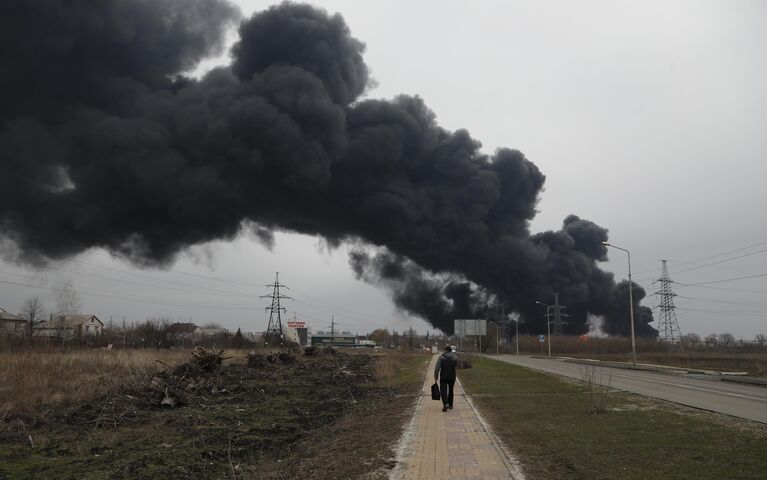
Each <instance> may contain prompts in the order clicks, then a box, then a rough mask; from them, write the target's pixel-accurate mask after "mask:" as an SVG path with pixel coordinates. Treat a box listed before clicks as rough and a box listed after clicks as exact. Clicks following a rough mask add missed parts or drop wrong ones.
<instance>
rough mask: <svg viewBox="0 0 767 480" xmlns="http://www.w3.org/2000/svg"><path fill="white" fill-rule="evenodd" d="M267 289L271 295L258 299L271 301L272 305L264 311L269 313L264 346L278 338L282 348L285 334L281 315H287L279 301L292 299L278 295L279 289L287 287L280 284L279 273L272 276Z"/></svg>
mask: <svg viewBox="0 0 767 480" xmlns="http://www.w3.org/2000/svg"><path fill="white" fill-rule="evenodd" d="M267 287H271V288H272V294H271V295H262V296H261V297H260V298H270V299H271V300H272V304H271V305H269V306H268V307H266V309H265V310H266V311H268V312H269V325H268V326H267V327H266V333H265V334H264V346H266V345H269V340H270V339H271V338H272V337H277V338H279V340H280V346H282V345H283V344H284V343H285V334H284V332H283V330H282V314H283V313H287V309H286V308H285V307H283V306H282V304H281V301H282V300H293V299H292V298H291V297H288V296H285V295H282V294H281V293H280V288H288V286H287V285H284V284H282V283H280V272H276V273H275V274H274V283H270V284H269V285H267Z"/></svg>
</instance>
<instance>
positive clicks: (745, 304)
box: [677, 295, 767, 308]
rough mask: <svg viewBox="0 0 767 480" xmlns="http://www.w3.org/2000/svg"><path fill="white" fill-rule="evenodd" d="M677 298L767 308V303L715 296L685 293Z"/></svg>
mask: <svg viewBox="0 0 767 480" xmlns="http://www.w3.org/2000/svg"><path fill="white" fill-rule="evenodd" d="M677 298H685V299H688V300H697V301H699V302H710V303H726V304H729V305H743V306H747V307H765V308H767V303H751V302H738V301H736V300H718V299H713V298H697V297H688V296H685V295H677Z"/></svg>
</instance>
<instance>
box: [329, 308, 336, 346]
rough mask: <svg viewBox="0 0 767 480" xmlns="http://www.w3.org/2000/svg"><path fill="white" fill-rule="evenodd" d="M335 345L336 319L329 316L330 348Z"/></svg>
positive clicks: (333, 316)
mask: <svg viewBox="0 0 767 480" xmlns="http://www.w3.org/2000/svg"><path fill="white" fill-rule="evenodd" d="M335 344H336V317H335V315H331V316H330V346H331V347H333V346H335Z"/></svg>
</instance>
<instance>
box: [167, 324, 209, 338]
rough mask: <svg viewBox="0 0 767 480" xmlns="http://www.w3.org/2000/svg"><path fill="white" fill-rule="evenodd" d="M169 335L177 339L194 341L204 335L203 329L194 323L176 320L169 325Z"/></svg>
mask: <svg viewBox="0 0 767 480" xmlns="http://www.w3.org/2000/svg"><path fill="white" fill-rule="evenodd" d="M167 332H168V335H169V336H171V337H172V338H174V339H175V340H177V341H181V340H186V341H192V340H196V339H199V338H200V337H201V336H202V329H201V328H200V327H198V326H197V325H195V324H194V323H188V322H187V323H184V322H176V323H171V324H170V325H168V330H167Z"/></svg>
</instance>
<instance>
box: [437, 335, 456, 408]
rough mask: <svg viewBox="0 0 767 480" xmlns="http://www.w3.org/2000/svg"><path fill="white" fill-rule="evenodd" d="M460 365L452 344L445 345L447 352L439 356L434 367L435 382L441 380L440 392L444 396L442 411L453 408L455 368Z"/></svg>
mask: <svg viewBox="0 0 767 480" xmlns="http://www.w3.org/2000/svg"><path fill="white" fill-rule="evenodd" d="M457 366H458V355H456V354H455V353H454V352H453V349H452V348H450V345H448V346H446V347H445V353H443V354H442V355H440V356H439V359H438V360H437V365H436V366H435V367H434V382H436V381H437V380H439V393H440V396H441V397H442V411H443V412H447V409H448V408H453V387H454V386H455V369H456V367H457Z"/></svg>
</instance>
